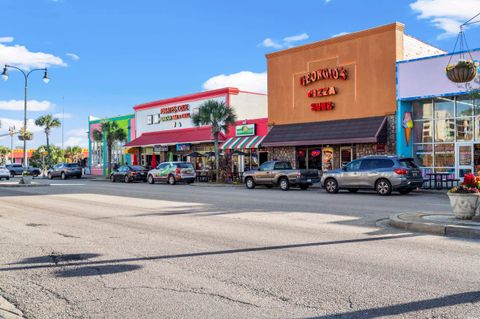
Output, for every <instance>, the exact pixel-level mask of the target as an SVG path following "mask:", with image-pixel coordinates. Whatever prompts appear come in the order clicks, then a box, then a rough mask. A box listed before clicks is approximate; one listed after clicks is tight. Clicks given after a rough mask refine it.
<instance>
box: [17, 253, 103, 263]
mask: <svg viewBox="0 0 480 319" xmlns="http://www.w3.org/2000/svg"><path fill="white" fill-rule="evenodd" d="M99 256H101V255H100V254H66V255H64V254H58V253H51V254H50V255H48V256H38V257H30V258H25V259H23V260H22V261H19V262H17V263H12V264H10V265H22V264H48V263H54V264H58V263H60V262H68V261H81V260H86V259H92V258H96V257H99Z"/></svg>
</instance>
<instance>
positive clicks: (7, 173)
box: [0, 166, 10, 181]
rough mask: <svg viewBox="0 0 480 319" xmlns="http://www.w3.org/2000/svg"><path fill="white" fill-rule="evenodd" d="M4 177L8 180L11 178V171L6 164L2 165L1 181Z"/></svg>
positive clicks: (0, 167) (0, 170) (0, 168)
mask: <svg viewBox="0 0 480 319" xmlns="http://www.w3.org/2000/svg"><path fill="white" fill-rule="evenodd" d="M3 178H5V179H6V180H7V181H8V180H9V179H10V171H9V170H8V169H7V168H6V167H5V166H0V181H1V180H2V179H3Z"/></svg>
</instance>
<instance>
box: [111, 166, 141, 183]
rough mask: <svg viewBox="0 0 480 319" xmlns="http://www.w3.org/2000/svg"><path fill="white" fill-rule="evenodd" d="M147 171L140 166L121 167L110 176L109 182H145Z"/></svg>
mask: <svg viewBox="0 0 480 319" xmlns="http://www.w3.org/2000/svg"><path fill="white" fill-rule="evenodd" d="M147 173H148V170H147V169H146V168H145V167H142V166H135V165H122V166H120V167H119V168H118V169H117V170H115V171H114V172H112V174H110V180H111V181H112V182H113V183H114V182H125V183H130V182H135V181H140V182H146V181H147Z"/></svg>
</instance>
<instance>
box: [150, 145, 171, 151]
mask: <svg viewBox="0 0 480 319" xmlns="http://www.w3.org/2000/svg"><path fill="white" fill-rule="evenodd" d="M153 151H154V152H155V153H158V152H168V146H167V145H155V146H154V147H153Z"/></svg>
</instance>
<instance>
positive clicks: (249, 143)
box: [222, 136, 265, 150]
mask: <svg viewBox="0 0 480 319" xmlns="http://www.w3.org/2000/svg"><path fill="white" fill-rule="evenodd" d="M264 138H265V137H264V136H247V137H231V138H229V139H228V140H227V141H226V142H225V143H224V144H223V145H222V150H243V149H251V148H258V147H259V146H260V143H262V141H263V139H264Z"/></svg>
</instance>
